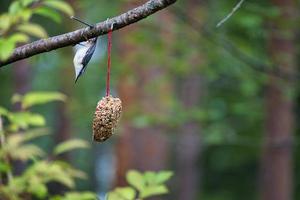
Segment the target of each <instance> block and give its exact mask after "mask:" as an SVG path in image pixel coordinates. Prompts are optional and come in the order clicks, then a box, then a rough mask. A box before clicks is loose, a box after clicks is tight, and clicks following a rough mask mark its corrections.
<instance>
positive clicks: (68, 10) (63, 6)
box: [43, 0, 74, 16]
mask: <svg viewBox="0 0 300 200" xmlns="http://www.w3.org/2000/svg"><path fill="white" fill-rule="evenodd" d="M43 4H45V5H47V6H49V7H51V8H54V9H57V10H59V11H61V12H63V13H65V14H67V15H69V16H72V15H74V10H73V8H72V7H71V6H70V5H69V4H68V3H66V2H63V1H59V0H46V1H44V2H43Z"/></svg>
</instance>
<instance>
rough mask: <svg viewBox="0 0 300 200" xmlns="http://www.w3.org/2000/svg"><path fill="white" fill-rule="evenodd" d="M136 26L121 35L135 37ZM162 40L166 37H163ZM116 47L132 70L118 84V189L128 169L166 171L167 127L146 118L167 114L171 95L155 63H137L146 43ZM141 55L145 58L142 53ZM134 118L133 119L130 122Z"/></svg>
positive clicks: (163, 71)
mask: <svg viewBox="0 0 300 200" xmlns="http://www.w3.org/2000/svg"><path fill="white" fill-rule="evenodd" d="M137 3H138V2H137ZM131 6H133V5H131ZM165 14H166V12H165V11H164V12H162V13H160V17H161V18H160V19H163V18H164V16H163V15H165ZM137 27H138V26H134V27H133V26H131V27H128V28H126V29H124V30H121V31H120V34H122V35H123V36H124V35H126V36H127V37H134V36H133V35H132V34H135V33H136V31H138V30H137V29H136V28H137ZM144 28H147V27H144ZM162 28H163V27H162ZM153 34H159V33H153ZM162 37H168V36H167V35H162ZM163 39H165V38H163ZM119 44H120V49H121V50H122V51H121V52H120V54H121V58H122V59H123V61H124V63H126V66H128V69H131V71H126V72H125V73H126V74H122V75H121V79H120V80H119V83H118V91H119V95H120V98H121V99H122V102H123V108H124V110H123V117H122V122H123V126H122V129H121V130H122V131H121V133H120V138H119V141H118V144H117V145H116V148H117V150H116V151H117V176H116V180H115V184H116V185H118V186H120V185H127V183H126V181H125V174H126V172H127V171H128V170H129V169H137V170H141V171H145V170H162V169H165V168H166V166H167V159H168V153H169V144H168V140H167V136H166V134H165V133H166V128H165V127H164V126H163V125H160V123H159V122H155V124H151V122H150V124H148V120H147V117H149V116H152V117H153V118H154V119H155V120H157V118H158V117H159V116H161V115H164V114H166V113H167V112H168V108H167V104H168V102H167V101H168V98H169V97H170V93H171V88H170V85H169V83H168V82H167V81H164V80H165V74H166V71H165V70H166V69H165V68H164V67H162V66H158V65H156V64H155V60H153V62H152V60H151V61H150V62H149V61H148V62H149V63H150V64H145V62H143V64H139V61H138V60H140V58H139V56H138V55H139V53H140V52H145V45H147V44H143V43H142V44H139V43H134V44H132V42H129V41H128V39H127V40H126V38H125V39H124V37H123V39H122V41H121V42H120V43H119ZM150 46H151V45H150ZM150 53H151V52H150ZM151 55H152V56H154V57H155V56H156V55H157V53H155V52H153V53H151ZM141 56H145V55H143V54H141ZM147 59H149V58H147ZM146 62H147V61H146ZM166 99H167V100H166ZM157 116H158V117H157ZM145 117H146V118H145ZM133 118H135V119H134V120H133ZM141 120H146V121H145V122H146V123H145V124H144V122H142V124H144V125H141V126H136V123H135V124H134V123H133V121H141ZM152 121H153V120H152Z"/></svg>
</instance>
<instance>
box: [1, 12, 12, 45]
mask: <svg viewBox="0 0 300 200" xmlns="http://www.w3.org/2000/svg"><path fill="white" fill-rule="evenodd" d="M11 25H12V16H10V15H8V14H2V15H0V31H1V32H6V31H7V30H8V29H9V28H10V26H11ZM0 49H1V48H0Z"/></svg>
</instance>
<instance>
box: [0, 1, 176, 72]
mask: <svg viewBox="0 0 300 200" xmlns="http://www.w3.org/2000/svg"><path fill="white" fill-rule="evenodd" d="M175 2H176V0H149V1H148V2H146V3H145V4H143V5H141V6H139V7H137V8H134V9H132V10H130V11H128V12H126V13H124V14H121V15H119V16H116V17H113V18H111V19H109V20H107V21H104V22H100V23H97V24H96V25H95V26H94V27H93V28H90V27H87V28H83V29H79V30H76V31H73V32H69V33H65V34H62V35H58V36H54V37H50V38H47V39H42V40H38V41H35V42H32V43H29V44H26V45H24V46H20V47H18V48H16V49H15V50H14V52H13V53H12V55H11V56H10V57H9V58H8V59H7V60H5V61H0V67H3V66H4V65H7V64H10V63H13V62H16V61H18V60H22V59H25V58H29V57H31V56H34V55H37V54H40V53H44V52H48V51H52V50H55V49H59V48H62V47H66V46H71V45H75V44H77V43H79V42H82V41H85V40H86V39H90V38H94V37H98V36H100V35H104V34H106V33H108V31H109V29H110V27H111V25H112V24H114V25H113V29H114V30H118V29H121V28H123V27H125V26H128V25H130V24H132V23H135V22H137V21H139V20H141V19H144V18H146V17H148V16H149V15H151V14H153V13H155V12H157V11H159V10H161V9H164V8H166V7H167V6H169V5H171V4H173V3H175Z"/></svg>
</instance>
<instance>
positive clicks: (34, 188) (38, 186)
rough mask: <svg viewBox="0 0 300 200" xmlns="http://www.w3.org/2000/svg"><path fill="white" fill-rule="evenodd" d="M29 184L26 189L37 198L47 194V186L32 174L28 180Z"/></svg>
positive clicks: (42, 197)
mask: <svg viewBox="0 0 300 200" xmlns="http://www.w3.org/2000/svg"><path fill="white" fill-rule="evenodd" d="M28 181H29V186H28V189H27V191H28V192H29V193H32V194H33V195H34V196H36V197H38V198H39V199H44V198H45V197H46V196H47V194H48V189H47V187H46V186H45V185H44V184H43V183H42V181H41V180H39V178H38V177H36V176H34V177H31V178H30V179H29V180H28Z"/></svg>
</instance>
